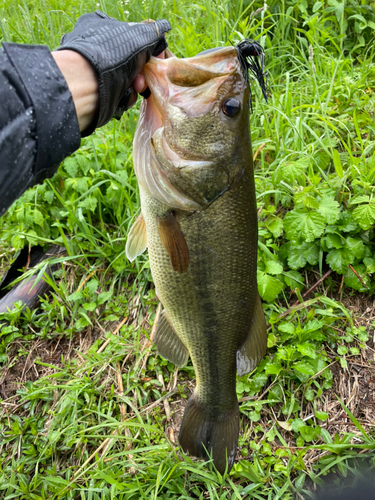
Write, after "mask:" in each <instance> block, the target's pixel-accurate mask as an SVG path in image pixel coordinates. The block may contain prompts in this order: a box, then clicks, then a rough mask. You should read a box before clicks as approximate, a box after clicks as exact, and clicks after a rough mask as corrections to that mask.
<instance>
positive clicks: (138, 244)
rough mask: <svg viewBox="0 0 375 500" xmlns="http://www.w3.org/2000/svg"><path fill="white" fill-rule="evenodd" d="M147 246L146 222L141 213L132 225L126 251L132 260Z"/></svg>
mask: <svg viewBox="0 0 375 500" xmlns="http://www.w3.org/2000/svg"><path fill="white" fill-rule="evenodd" d="M146 248H147V235H146V224H145V221H144V218H143V215H142V214H141V215H140V216H139V217H138V218H137V220H136V221H135V222H134V224H133V225H132V227H131V229H130V231H129V234H128V239H127V241H126V247H125V252H126V256H127V258H128V259H129V260H130V262H133V260H134V259H135V258H136V257H138V255H141V253H143V252H144V251H145V250H146Z"/></svg>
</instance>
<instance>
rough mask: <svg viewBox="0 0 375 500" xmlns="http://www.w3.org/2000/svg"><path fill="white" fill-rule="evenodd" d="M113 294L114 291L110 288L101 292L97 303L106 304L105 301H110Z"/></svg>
mask: <svg viewBox="0 0 375 500" xmlns="http://www.w3.org/2000/svg"><path fill="white" fill-rule="evenodd" d="M112 295H113V292H112V291H111V290H109V291H108V292H102V293H100V294H99V295H98V300H97V304H98V305H101V304H104V303H105V302H108V301H109V300H110V298H111V297H112Z"/></svg>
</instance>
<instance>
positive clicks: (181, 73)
mask: <svg viewBox="0 0 375 500" xmlns="http://www.w3.org/2000/svg"><path fill="white" fill-rule="evenodd" d="M143 74H144V76H145V80H146V83H147V85H148V87H149V88H150V90H151V96H150V97H149V98H148V99H147V100H144V101H143V103H142V107H141V115H140V120H139V124H138V128H137V131H136V135H135V139H134V153H133V159H134V168H135V173H136V175H137V178H138V182H139V183H140V185H142V187H143V188H144V189H145V190H146V191H147V192H148V193H149V194H150V195H151V196H153V197H155V198H156V199H157V200H158V201H160V202H161V203H164V204H166V205H168V206H170V207H171V208H175V209H181V210H188V211H200V210H203V209H205V208H207V207H208V206H209V205H210V204H211V203H212V202H213V201H214V200H215V199H217V197H219V196H221V195H222V194H223V193H224V192H225V191H227V190H228V189H229V188H230V186H231V185H232V184H233V182H234V181H235V179H236V178H238V177H239V176H240V175H241V172H242V171H243V166H242V165H240V164H237V167H236V168H229V167H228V165H232V162H231V158H232V157H233V156H236V155H238V150H239V148H240V147H241V143H243V140H244V139H245V140H247V141H249V125H248V113H247V109H246V108H247V106H248V102H247V101H248V99H247V98H248V89H247V86H246V82H245V81H244V79H243V76H242V72H241V68H240V64H239V61H238V58H237V51H236V49H235V48H234V47H226V48H224V49H220V50H218V51H216V52H214V53H212V54H203V55H201V56H196V57H193V58H189V59H184V60H180V59H177V58H176V57H171V58H168V59H158V58H154V57H152V58H151V59H150V61H149V62H148V63H147V64H146V66H145V67H144V69H143ZM228 95H229V96H234V97H236V98H238V100H239V101H241V105H242V107H243V109H242V110H241V111H242V113H241V114H242V115H243V116H242V117H236V118H235V119H229V120H228V118H227V117H225V116H224V115H223V112H222V111H221V105H222V102H223V101H224V100H225V99H226V97H227V96H228ZM244 117H245V118H244ZM239 125H240V126H239ZM239 130H240V133H238V131H239ZM203 136H204V137H203ZM246 136H247V137H246Z"/></svg>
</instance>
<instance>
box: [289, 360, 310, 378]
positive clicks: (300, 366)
mask: <svg viewBox="0 0 375 500" xmlns="http://www.w3.org/2000/svg"><path fill="white" fill-rule="evenodd" d="M293 368H294V369H295V370H298V371H299V372H301V373H303V374H304V375H314V374H315V371H314V369H313V367H312V366H311V365H310V364H309V363H306V362H304V361H298V362H297V363H294V365H293Z"/></svg>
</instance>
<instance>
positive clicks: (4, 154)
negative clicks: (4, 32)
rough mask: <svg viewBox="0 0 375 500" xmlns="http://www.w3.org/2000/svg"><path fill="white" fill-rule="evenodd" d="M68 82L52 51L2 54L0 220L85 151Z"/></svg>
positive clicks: (13, 49)
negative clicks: (76, 153) (69, 158)
mask: <svg viewBox="0 0 375 500" xmlns="http://www.w3.org/2000/svg"><path fill="white" fill-rule="evenodd" d="M80 138H81V135H80V132H79V126H78V120H77V115H76V111H75V107H74V103H73V99H72V95H71V93H70V91H69V88H68V85H67V83H66V81H65V78H64V77H63V75H62V74H61V72H60V70H59V68H58V66H57V64H56V63H55V60H54V59H53V57H52V55H51V53H50V51H49V50H48V48H47V47H43V46H39V45H18V44H14V43H4V44H3V49H1V48H0V216H1V215H3V214H4V212H5V211H6V210H7V209H8V208H9V207H10V205H11V204H12V203H13V202H14V201H15V200H16V199H17V198H19V197H20V196H21V194H22V193H23V192H24V191H25V190H26V189H27V188H29V187H31V186H33V185H34V184H37V183H38V182H41V181H43V180H44V179H45V178H46V177H51V176H52V175H53V174H54V173H55V172H56V170H57V168H58V166H59V163H60V162H61V161H62V160H63V159H64V158H65V157H66V156H69V155H70V154H71V153H73V151H75V150H76V149H78V148H79V146H80Z"/></svg>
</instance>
